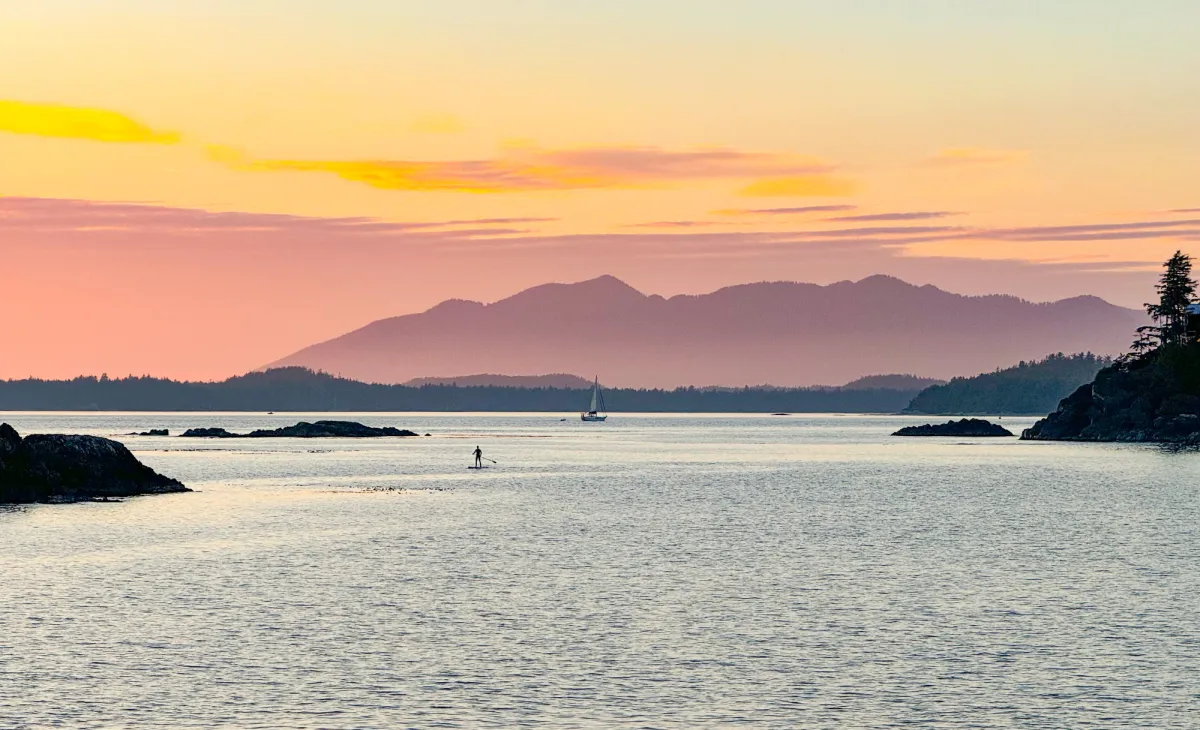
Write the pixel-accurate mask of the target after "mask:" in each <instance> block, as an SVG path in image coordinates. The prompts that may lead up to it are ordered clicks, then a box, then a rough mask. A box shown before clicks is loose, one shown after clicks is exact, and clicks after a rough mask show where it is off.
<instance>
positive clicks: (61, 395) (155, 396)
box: [0, 368, 919, 414]
mask: <svg viewBox="0 0 1200 730" xmlns="http://www.w3.org/2000/svg"><path fill="white" fill-rule="evenodd" d="M918 392H919V391H918V390H915V389H912V390H909V389H904V390H898V389H888V388H840V387H822V386H817V387H808V388H775V387H758V388H749V387H745V388H715V387H714V388H696V387H683V388H675V389H673V390H661V389H635V388H606V389H605V391H604V393H605V400H606V402H607V404H608V409H609V410H610V411H612V412H614V413H617V412H627V413H628V412H644V413H764V414H771V413H897V412H899V411H901V410H903V409H904V408H905V407H906V406H907V405H908V404H909V402H910V401H911V400H912V399H913V397H914V396H915V395H916V394H917V393H918ZM589 398H590V392H589V391H588V390H585V389H569V388H519V387H509V386H466V387H462V386H456V385H424V386H421V387H416V388H414V387H411V386H405V385H385V384H376V383H362V382H358V381H354V380H347V379H345V378H339V377H335V376H333V375H329V374H326V373H316V372H312V371H310V370H305V369H303V368H282V369H276V370H268V371H266V372H255V373H249V374H247V375H242V376H238V377H234V378H229V379H228V380H224V381H221V382H216V383H205V382H186V381H175V380H167V379H163V378H151V377H132V378H120V379H110V378H107V377H100V378H96V377H83V378H75V379H72V380H36V379H29V380H7V381H0V411H59V412H61V411H77V412H104V411H108V412H164V413H169V412H187V411H193V412H214V411H217V412H219V411H226V412H240V413H267V412H271V411H274V412H277V413H282V412H297V413H380V412H386V413H417V412H429V413H470V412H480V413H483V412H500V413H505V412H508V413H523V412H529V413H539V412H540V413H578V412H580V411H581V410H583V409H584V408H585V407H586V406H587V405H588V402H589Z"/></svg>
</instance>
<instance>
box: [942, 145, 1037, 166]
mask: <svg viewBox="0 0 1200 730" xmlns="http://www.w3.org/2000/svg"><path fill="white" fill-rule="evenodd" d="M1028 157H1029V151H1028V150H997V149H984V148H981V147H947V148H945V149H941V150H938V152H937V153H935V154H934V155H932V156H930V157H929V158H928V159H926V163H928V164H930V165H938V166H947V167H949V166H982V165H1003V164H1007V163H1012V162H1021V161H1023V160H1025V159H1028Z"/></svg>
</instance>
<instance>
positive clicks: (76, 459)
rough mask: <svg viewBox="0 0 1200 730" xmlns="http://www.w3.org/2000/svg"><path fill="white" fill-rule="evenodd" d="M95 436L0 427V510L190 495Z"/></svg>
mask: <svg viewBox="0 0 1200 730" xmlns="http://www.w3.org/2000/svg"><path fill="white" fill-rule="evenodd" d="M190 491H191V490H190V489H188V488H187V487H185V486H183V484H181V483H180V482H178V481H177V480H175V479H171V478H170V477H165V476H163V475H161V474H159V473H158V472H156V471H154V470H153V469H151V468H150V467H148V466H146V465H145V464H143V463H142V462H140V461H138V460H137V457H135V456H134V455H133V454H131V453H130V452H129V449H127V448H125V447H124V446H122V445H121V444H119V443H117V442H116V441H112V440H109V439H106V438H100V437H99V436H64V435H60V434H33V435H30V436H26V437H25V438H21V435H20V434H18V433H17V431H16V429H14V428H13V427H12V426H10V425H8V424H7V423H0V504H24V503H30V502H82V501H88V500H108V499H112V498H116V497H133V496H136V495H139V494H166V493H170V492H190Z"/></svg>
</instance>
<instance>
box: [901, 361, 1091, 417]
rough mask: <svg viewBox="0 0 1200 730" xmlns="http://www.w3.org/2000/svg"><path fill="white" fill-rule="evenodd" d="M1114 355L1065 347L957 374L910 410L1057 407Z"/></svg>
mask: <svg viewBox="0 0 1200 730" xmlns="http://www.w3.org/2000/svg"><path fill="white" fill-rule="evenodd" d="M1110 364H1112V359H1111V358H1107V357H1097V356H1096V355H1093V354H1092V353H1090V352H1088V353H1079V354H1076V355H1064V354H1062V353H1061V352H1060V353H1058V354H1055V355H1050V356H1049V357H1047V358H1045V359H1042V360H1037V361H1034V362H1024V361H1022V362H1020V363H1019V364H1017V365H1015V366H1013V367H1010V368H1005V369H1003V370H996V371H995V372H991V373H984V374H983V375H976V376H975V377H972V378H954V379H952V380H951V381H950V382H949V383H946V384H945V385H934V386H931V387H929V388H926V389H925V390H923V391H921V392H920V393H919V394H918V395H917V396H916V397H915V398H913V400H912V403H910V404H909V405H908V408H907V409H906V412H909V413H928V414H931V415H947V414H997V413H1000V414H1005V413H1011V414H1014V415H1015V414H1028V415H1041V414H1044V413H1048V412H1049V411H1052V410H1054V408H1055V407H1056V406H1057V405H1058V402H1059V401H1060V400H1062V399H1063V398H1066V397H1067V396H1068V395H1070V394H1071V393H1072V392H1074V390H1075V389H1076V388H1078V387H1079V386H1080V385H1082V384H1084V383H1088V382H1091V380H1092V378H1094V377H1095V376H1096V373H1097V372H1099V371H1100V369H1101V368H1103V367H1106V366H1108V365H1110Z"/></svg>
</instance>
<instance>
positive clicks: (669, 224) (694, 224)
mask: <svg viewBox="0 0 1200 730" xmlns="http://www.w3.org/2000/svg"><path fill="white" fill-rule="evenodd" d="M715 225H720V224H718V223H717V222H716V221H650V222H648V223H630V224H628V225H626V226H625V227H626V228H703V227H705V226H715Z"/></svg>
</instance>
